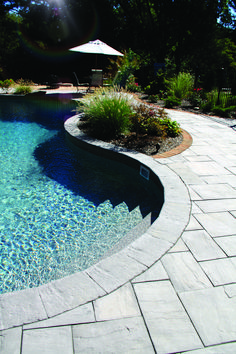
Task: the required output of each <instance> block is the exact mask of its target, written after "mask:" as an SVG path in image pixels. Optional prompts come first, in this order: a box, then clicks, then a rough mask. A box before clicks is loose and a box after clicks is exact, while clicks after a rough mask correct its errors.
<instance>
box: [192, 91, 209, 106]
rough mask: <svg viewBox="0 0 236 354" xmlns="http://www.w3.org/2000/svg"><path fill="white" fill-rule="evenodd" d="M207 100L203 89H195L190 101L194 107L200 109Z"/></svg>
mask: <svg viewBox="0 0 236 354" xmlns="http://www.w3.org/2000/svg"><path fill="white" fill-rule="evenodd" d="M205 99H206V94H205V92H204V90H203V89H202V88H197V89H194V90H193V92H192V93H191V94H190V95H189V97H188V100H189V102H190V103H191V105H192V106H194V107H200V106H201V105H202V104H203V102H204V100H205Z"/></svg>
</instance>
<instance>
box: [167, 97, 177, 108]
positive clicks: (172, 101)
mask: <svg viewBox="0 0 236 354" xmlns="http://www.w3.org/2000/svg"><path fill="white" fill-rule="evenodd" d="M180 105H181V100H180V99H179V98H176V97H174V96H168V97H167V98H166V100H165V107H166V108H173V107H175V106H180Z"/></svg>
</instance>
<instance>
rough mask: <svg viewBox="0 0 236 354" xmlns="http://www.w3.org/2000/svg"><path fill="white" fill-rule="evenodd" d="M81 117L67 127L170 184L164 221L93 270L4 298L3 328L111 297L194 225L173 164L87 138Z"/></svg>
mask: <svg viewBox="0 0 236 354" xmlns="http://www.w3.org/2000/svg"><path fill="white" fill-rule="evenodd" d="M77 122H78V116H74V117H71V118H70V119H68V120H67V121H66V123H65V129H66V131H67V132H68V133H69V134H70V135H71V136H73V137H74V138H76V139H79V140H82V141H83V142H84V143H85V144H89V145H90V144H91V143H92V144H93V145H94V146H96V149H97V148H100V149H106V150H107V151H108V150H109V151H110V152H112V153H113V154H114V151H115V152H116V153H117V152H119V153H120V156H122V157H124V158H126V159H127V158H128V159H129V161H132V160H135V161H136V162H138V163H139V164H142V165H144V166H146V168H148V169H149V170H150V171H151V173H152V174H154V175H155V176H156V177H158V178H159V180H160V181H161V183H162V185H163V186H164V194H165V202H164V205H163V207H162V210H161V212H160V215H159V217H158V219H156V221H155V222H154V223H153V224H152V225H151V226H150V227H149V228H148V230H147V231H146V232H145V233H144V234H143V235H142V236H140V237H139V238H137V239H136V240H135V241H133V242H132V243H131V244H129V245H128V246H127V247H125V248H123V249H122V250H120V251H118V252H117V253H114V254H112V255H111V256H110V257H108V258H104V259H102V260H101V261H99V262H98V263H96V264H95V265H93V266H91V267H89V268H88V269H86V270H84V271H81V272H78V273H75V274H72V275H69V276H67V277H64V278H62V279H58V280H55V281H52V282H50V283H48V284H45V285H42V286H39V287H37V288H33V289H26V290H22V291H17V292H13V293H6V294H2V295H0V330H3V329H8V328H11V327H15V326H21V325H23V324H27V323H33V322H36V321H40V320H45V319H48V318H50V317H53V316H56V315H59V314H61V313H63V312H66V311H69V310H72V309H74V308H76V307H78V306H80V305H82V304H85V303H87V302H89V301H92V300H95V299H97V298H99V297H101V296H103V295H106V294H107V293H110V292H112V291H114V290H115V289H117V288H118V287H120V286H122V285H123V284H125V283H126V282H128V281H130V280H131V279H133V278H134V277H136V276H138V275H139V274H141V273H143V272H144V271H146V270H147V269H148V268H149V267H150V266H151V265H153V264H154V263H155V262H157V261H158V260H159V259H160V258H161V257H162V256H163V255H164V254H165V253H166V252H167V251H168V250H169V249H170V248H171V247H172V246H173V245H174V243H175V242H176V241H177V240H178V238H179V237H180V236H181V234H182V232H183V230H184V229H185V227H186V226H187V224H188V221H189V216H190V209H191V203H190V198H189V193H188V189H187V188H186V186H185V184H184V183H183V182H182V180H181V179H180V177H179V176H178V175H176V174H175V173H174V172H173V171H171V170H170V169H169V168H168V167H167V166H165V165H161V164H160V163H159V162H158V161H155V160H154V159H153V158H151V157H149V156H146V155H144V154H140V153H136V152H133V151H129V150H125V149H120V148H117V147H114V146H113V145H111V144H107V143H104V142H101V141H98V140H94V139H91V138H89V137H87V136H85V135H84V134H83V133H82V132H81V131H79V129H78V128H77Z"/></svg>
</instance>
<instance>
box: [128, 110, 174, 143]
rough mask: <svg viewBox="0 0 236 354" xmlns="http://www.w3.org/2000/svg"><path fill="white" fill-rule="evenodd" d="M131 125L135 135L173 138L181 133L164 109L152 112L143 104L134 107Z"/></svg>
mask: <svg viewBox="0 0 236 354" xmlns="http://www.w3.org/2000/svg"><path fill="white" fill-rule="evenodd" d="M131 123H132V126H131V129H132V131H134V132H136V134H148V135H153V136H162V137H166V136H172V137H175V136H177V135H179V134H180V132H181V129H180V126H179V124H178V123H177V122H176V121H172V120H171V119H170V118H169V117H168V115H167V113H166V111H165V110H164V109H161V108H160V109H158V110H152V109H150V108H149V107H148V106H146V105H144V104H141V105H138V106H136V107H134V114H133V115H132V116H131Z"/></svg>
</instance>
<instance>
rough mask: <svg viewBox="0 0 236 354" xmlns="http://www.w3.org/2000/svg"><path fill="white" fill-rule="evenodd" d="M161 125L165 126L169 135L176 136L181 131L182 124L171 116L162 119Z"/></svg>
mask: <svg viewBox="0 0 236 354" xmlns="http://www.w3.org/2000/svg"><path fill="white" fill-rule="evenodd" d="M161 125H163V126H164V127H165V130H166V133H167V135H168V136H171V137H176V136H178V135H179V134H180V133H181V129H180V125H179V123H177V122H176V121H175V120H171V119H170V118H163V119H161Z"/></svg>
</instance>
